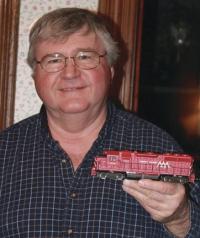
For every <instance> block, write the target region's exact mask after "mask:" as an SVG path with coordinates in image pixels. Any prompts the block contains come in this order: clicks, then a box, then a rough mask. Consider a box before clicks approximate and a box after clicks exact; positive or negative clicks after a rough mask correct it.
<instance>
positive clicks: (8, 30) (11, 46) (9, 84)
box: [0, 0, 20, 130]
mask: <svg viewBox="0 0 200 238" xmlns="http://www.w3.org/2000/svg"><path fill="white" fill-rule="evenodd" d="M19 5H20V0H0V130H2V129H4V128H6V127H8V126H9V125H11V124H12V123H13V118H14V97H15V77H16V58H17V42H18V25H19Z"/></svg>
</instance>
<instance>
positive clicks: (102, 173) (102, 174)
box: [97, 172, 108, 179]
mask: <svg viewBox="0 0 200 238" xmlns="http://www.w3.org/2000/svg"><path fill="white" fill-rule="evenodd" d="M97 176H98V177H99V178H100V179H106V178H107V176H108V173H105V172H99V173H97Z"/></svg>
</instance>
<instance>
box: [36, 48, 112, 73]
mask: <svg viewBox="0 0 200 238" xmlns="http://www.w3.org/2000/svg"><path fill="white" fill-rule="evenodd" d="M81 52H93V53H95V54H96V55H97V57H98V62H97V64H96V65H95V66H94V67H91V68H87V67H82V66H80V65H78V64H77V63H76V60H75V58H76V56H64V55H63V54H61V53H51V54H47V55H45V56H43V57H42V59H41V60H40V61H39V60H35V62H36V63H37V64H40V67H41V68H42V69H43V70H44V71H46V72H47V73H57V72H60V71H62V70H63V69H64V68H65V67H66V66H67V60H68V59H71V60H72V62H73V64H74V66H76V67H78V68H80V69H84V70H90V69H95V68H96V67H97V66H98V65H99V64H100V58H102V57H104V56H106V55H107V52H105V53H104V54H99V53H98V52H96V51H89V50H88V51H87V50H84V51H79V52H77V54H76V55H78V54H79V53H81ZM56 54H57V55H59V56H61V57H63V59H64V64H63V67H62V68H61V69H59V70H56V71H49V70H47V69H46V68H45V67H44V65H43V62H44V61H43V60H44V59H45V58H46V57H48V56H53V55H56ZM55 59H56V58H55Z"/></svg>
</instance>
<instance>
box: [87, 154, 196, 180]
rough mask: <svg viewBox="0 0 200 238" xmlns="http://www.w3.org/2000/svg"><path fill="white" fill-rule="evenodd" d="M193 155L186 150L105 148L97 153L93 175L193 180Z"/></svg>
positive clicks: (102, 177)
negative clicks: (162, 151) (159, 150)
mask: <svg viewBox="0 0 200 238" xmlns="http://www.w3.org/2000/svg"><path fill="white" fill-rule="evenodd" d="M193 162H194V159H193V157H192V156H190V155H187V154H170V153H165V154H159V153H151V152H137V151H126V150H124V151H116V150H110V151H104V154H103V156H97V157H95V161H94V164H93V166H92V170H91V175H93V176H98V177H99V178H101V179H105V178H111V179H116V180H123V179H124V178H128V179H141V178H149V179H153V180H162V181H167V182H180V183H188V182H191V183H193V182H194V181H195V173H194V170H193Z"/></svg>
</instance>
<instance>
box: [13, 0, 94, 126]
mask: <svg viewBox="0 0 200 238" xmlns="http://www.w3.org/2000/svg"><path fill="white" fill-rule="evenodd" d="M60 7H81V8H87V9H91V10H97V7H98V0H21V6H20V23H19V24H20V25H19V43H18V44H19V45H18V61H17V81H16V97H15V117H14V121H15V122H18V121H20V120H22V119H24V118H27V117H28V116H31V115H33V114H35V113H38V112H39V110H40V106H41V101H40V99H39V97H38V96H37V94H36V92H35V88H34V82H33V79H32V77H31V70H30V68H29V66H28V65H27V63H26V56H27V51H28V34H29V29H30V26H31V24H32V23H33V22H34V21H35V20H36V19H37V18H38V17H40V16H41V15H43V14H44V13H46V12H48V11H51V10H53V9H56V8H60Z"/></svg>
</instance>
